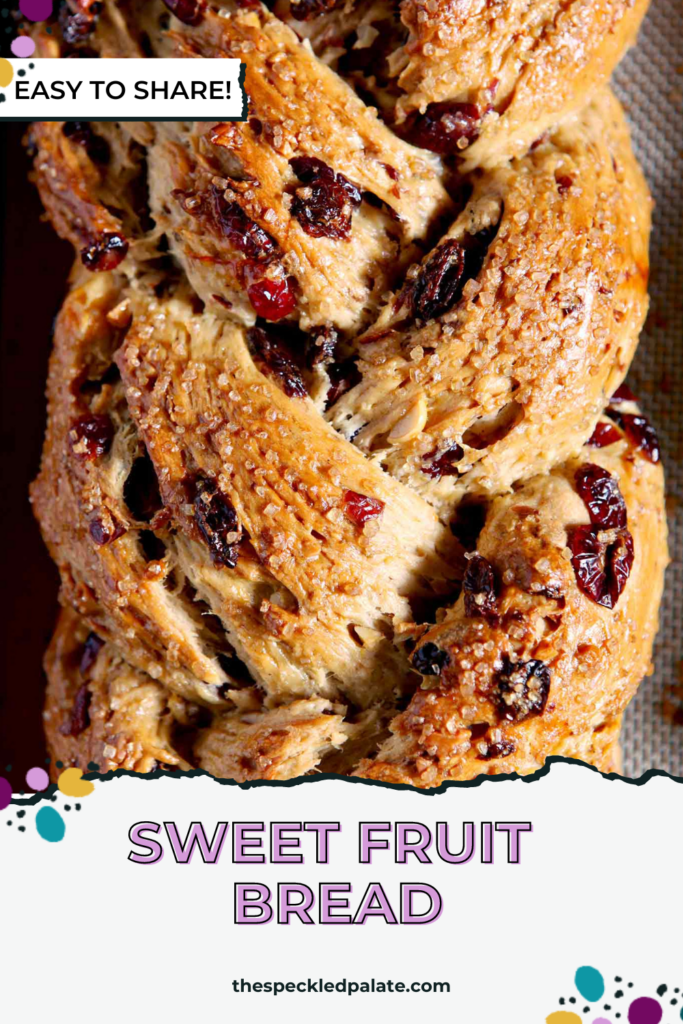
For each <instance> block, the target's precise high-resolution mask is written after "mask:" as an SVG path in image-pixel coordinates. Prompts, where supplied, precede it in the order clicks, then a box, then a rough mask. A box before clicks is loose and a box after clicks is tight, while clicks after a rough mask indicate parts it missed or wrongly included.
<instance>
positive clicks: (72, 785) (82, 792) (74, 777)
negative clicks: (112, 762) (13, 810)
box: [57, 768, 569, 1024]
mask: <svg viewBox="0 0 683 1024" xmlns="http://www.w3.org/2000/svg"><path fill="white" fill-rule="evenodd" d="M82 776H83V772H82V771H81V769H80V768H65V770H64V771H63V772H62V774H61V775H60V776H59V778H58V779H57V785H58V787H59V792H60V793H63V794H64V796H89V795H90V794H91V793H92V791H93V789H94V788H95V787H94V786H93V784H92V782H86V780H85V779H84V778H83V777H82ZM553 1024H555V1022H554V1021H553ZM560 1024H562V1021H560ZM567 1024H569V1022H568V1021H567Z"/></svg>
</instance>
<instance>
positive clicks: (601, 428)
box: [586, 420, 621, 448]
mask: <svg viewBox="0 0 683 1024" xmlns="http://www.w3.org/2000/svg"><path fill="white" fill-rule="evenodd" d="M620 438H621V434H620V433H619V431H618V430H617V428H616V427H615V426H613V425H612V424H611V423H605V422H604V421H603V420H601V421H600V422H599V423H596V424H595V430H594V431H593V433H592V434H591V436H590V437H589V438H588V440H587V441H586V444H587V445H590V447H591V448H606V447H607V445H608V444H614V442H615V441H618V440H619V439H620Z"/></svg>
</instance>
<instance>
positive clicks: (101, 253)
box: [81, 231, 128, 272]
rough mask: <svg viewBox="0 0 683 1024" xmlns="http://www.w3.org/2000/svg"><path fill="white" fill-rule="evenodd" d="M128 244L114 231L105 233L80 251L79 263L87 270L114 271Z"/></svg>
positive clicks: (126, 250)
mask: <svg viewBox="0 0 683 1024" xmlns="http://www.w3.org/2000/svg"><path fill="white" fill-rule="evenodd" d="M127 252H128V242H127V241H126V239H125V238H124V237H123V235H119V234H117V233H116V232H115V231H106V232H105V233H104V234H103V235H102V236H101V237H100V238H98V239H97V241H95V242H92V243H91V244H90V245H86V246H85V247H84V248H83V249H81V261H82V263H83V266H84V267H86V268H87V269H88V270H92V271H93V272H94V271H98V270H114V269H115V268H116V267H118V265H119V263H121V261H122V260H123V259H125V256H126V253H127Z"/></svg>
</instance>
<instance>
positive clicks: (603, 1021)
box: [593, 1017, 610, 1024]
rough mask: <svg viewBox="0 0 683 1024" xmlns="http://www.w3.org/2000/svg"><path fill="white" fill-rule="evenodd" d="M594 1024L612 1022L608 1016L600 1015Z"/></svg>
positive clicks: (608, 1023)
mask: <svg viewBox="0 0 683 1024" xmlns="http://www.w3.org/2000/svg"><path fill="white" fill-rule="evenodd" d="M593 1024H610V1021H608V1020H607V1018H606V1017H598V1018H597V1020H594V1021H593Z"/></svg>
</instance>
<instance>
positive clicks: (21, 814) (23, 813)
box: [17, 811, 26, 818]
mask: <svg viewBox="0 0 683 1024" xmlns="http://www.w3.org/2000/svg"><path fill="white" fill-rule="evenodd" d="M25 814H26V811H17V818H23V817H24V816H25Z"/></svg>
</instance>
